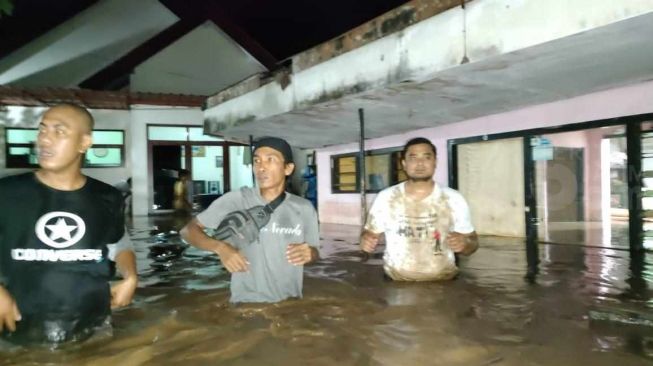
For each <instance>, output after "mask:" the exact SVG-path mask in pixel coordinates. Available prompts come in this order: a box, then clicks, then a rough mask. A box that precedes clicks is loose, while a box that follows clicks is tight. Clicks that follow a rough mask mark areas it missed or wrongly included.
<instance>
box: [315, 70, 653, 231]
mask: <svg viewBox="0 0 653 366" xmlns="http://www.w3.org/2000/svg"><path fill="white" fill-rule="evenodd" d="M651 100H653V82H646V83H640V84H635V85H630V86H627V87H622V88H615V89H610V90H606V91H602V92H597V93H591V94H587V95H583V96H579V97H575V98H570V99H566V100H561V101H557V102H553V103H546V104H540V105H535V106H531V107H527V108H522V109H519V110H515V111H510V112H506V113H500V114H494V115H490V116H485V117H481V118H475V119H471V120H466V121H463V122H458V123H452V124H449V125H445V126H439V127H434V128H426V129H420V130H416V131H411V132H409V133H406V134H401V135H392V136H387V137H383V138H378V139H372V140H368V141H366V142H365V144H366V149H369V150H371V149H380V148H386V147H395V146H402V145H403V144H404V143H405V142H406V141H408V140H409V139H411V138H413V137H418V136H422V137H426V138H429V139H431V141H432V142H433V143H434V144H435V146H436V148H437V149H438V167H437V170H436V174H435V180H436V181H437V182H438V183H440V184H443V185H447V184H448V175H447V171H448V162H447V159H448V157H447V140H449V139H456V138H463V137H470V136H479V135H484V134H494V133H500V132H507V131H518V130H526V129H532V128H538V127H548V126H559V125H565V124H569V123H576V122H585V121H594V120H599V119H606V118H614V117H621V116H629V115H636V114H643V113H653V104H652V103H651ZM357 150H358V145H357V144H346V145H338V146H333V147H329V148H324V149H319V150H317V165H318V169H317V170H318V206H319V213H320V222H323V223H338V224H353V225H360V196H359V195H358V194H334V193H331V165H330V164H331V163H330V157H331V155H337V154H344V153H351V152H354V151H357ZM373 199H374V196H373V195H368V202H371V201H372V200H373Z"/></svg>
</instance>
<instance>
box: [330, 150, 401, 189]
mask: <svg viewBox="0 0 653 366" xmlns="http://www.w3.org/2000/svg"><path fill="white" fill-rule="evenodd" d="M402 150H403V146H395V147H387V148H382V149H374V150H366V151H365V157H368V156H378V155H385V154H389V155H390V159H389V160H390V161H389V167H388V171H389V173H390V182H389V183H388V186H387V187H391V186H393V185H395V184H398V183H401V182H402V180H399V172H400V171H403V169H397V163H399V162H400V161H401V152H402ZM359 155H360V154H359V153H358V152H351V153H345V154H337V155H331V156H330V161H331V193H333V194H343V193H349V194H352V193H360V189H361V182H360V173H359V167H360V156H359ZM352 157H353V158H354V159H355V163H354V164H355V165H354V166H355V171H354V173H355V175H356V179H355V182H356V183H355V184H356V188H355V190H353V191H343V190H341V189H340V188H339V183H338V181H339V177H340V172H339V171H338V168H339V164H338V160H339V159H341V158H352ZM387 187H384V188H381V189H369V188H367V189H365V193H379V192H380V191H382V190H383V189H385V188H387Z"/></svg>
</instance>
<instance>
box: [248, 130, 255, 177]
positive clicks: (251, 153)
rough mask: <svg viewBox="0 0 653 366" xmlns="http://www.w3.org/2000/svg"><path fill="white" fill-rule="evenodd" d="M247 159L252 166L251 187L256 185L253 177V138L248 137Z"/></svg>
mask: <svg viewBox="0 0 653 366" xmlns="http://www.w3.org/2000/svg"><path fill="white" fill-rule="evenodd" d="M249 157H250V163H251V164H252V185H254V186H255V185H256V177H255V176H254V136H252V135H249Z"/></svg>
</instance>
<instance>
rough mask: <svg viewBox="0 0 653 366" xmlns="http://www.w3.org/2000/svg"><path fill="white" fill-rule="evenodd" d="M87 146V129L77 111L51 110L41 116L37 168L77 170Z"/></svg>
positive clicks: (89, 138) (89, 142)
mask: <svg viewBox="0 0 653 366" xmlns="http://www.w3.org/2000/svg"><path fill="white" fill-rule="evenodd" d="M91 144H92V140H91V135H90V131H88V126H87V124H86V123H85V120H84V118H83V116H81V115H80V114H79V113H78V112H77V111H75V110H73V109H71V108H66V107H54V108H51V109H49V110H48V111H47V112H45V114H44V115H43V119H42V120H41V123H40V125H39V133H38V137H37V140H36V146H37V148H38V159H39V165H40V166H41V168H42V169H43V170H47V171H53V172H61V171H65V170H67V169H78V168H79V167H80V166H81V164H80V162H81V159H82V153H83V152H85V151H86V150H88V148H89V147H90V146H91Z"/></svg>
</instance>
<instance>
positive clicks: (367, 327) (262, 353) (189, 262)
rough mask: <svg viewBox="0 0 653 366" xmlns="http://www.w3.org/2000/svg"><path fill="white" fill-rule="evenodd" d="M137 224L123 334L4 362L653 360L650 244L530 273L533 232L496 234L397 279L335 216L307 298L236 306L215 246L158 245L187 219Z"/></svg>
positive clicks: (547, 262) (574, 253) (572, 250)
mask: <svg viewBox="0 0 653 366" xmlns="http://www.w3.org/2000/svg"><path fill="white" fill-rule="evenodd" d="M133 225H134V228H133V229H132V231H131V233H132V237H133V239H134V243H135V246H136V252H137V256H138V267H139V273H140V276H141V283H140V285H139V289H138V291H137V294H136V297H135V300H134V304H133V305H131V306H130V307H128V308H125V309H122V310H119V311H116V312H114V315H113V322H114V334H113V337H111V338H105V339H98V340H91V341H88V342H85V343H82V344H77V345H69V346H66V347H63V348H61V349H57V350H50V349H47V348H36V349H21V350H16V351H13V352H9V353H7V352H4V353H0V364H2V365H25V364H29V365H57V364H62V365H111V366H113V365H168V364H169V365H178V364H183V365H187V366H190V365H214V364H220V365H339V366H345V365H473V366H476V365H478V366H482V365H519V366H523V365H585V364H587V365H611V366H612V365H620V366H625V365H650V364H653V300H651V299H652V298H653V297H652V295H653V290H652V289H653V258H652V257H653V254H651V253H650V252H649V253H648V254H645V255H642V256H641V257H638V258H636V259H635V260H634V261H633V262H632V263H631V261H630V259H629V253H628V252H627V251H617V250H610V249H601V248H587V247H579V246H571V245H542V246H541V247H540V256H541V261H542V263H541V267H540V275H539V277H538V278H537V281H536V283H535V284H530V283H528V282H526V281H524V279H523V277H524V274H525V268H526V263H525V253H524V244H523V242H522V241H520V240H515V239H502V238H495V237H484V238H481V248H480V249H479V251H478V252H477V253H476V254H474V255H473V256H472V257H470V258H466V259H463V260H462V261H461V263H460V264H461V273H460V275H459V276H458V278H456V279H455V280H453V281H449V282H444V283H399V282H390V281H387V280H385V279H384V277H383V270H382V267H381V255H380V254H377V255H375V256H373V257H372V258H371V259H370V260H368V261H367V262H361V258H360V256H359V254H358V250H357V244H356V243H357V234H358V230H359V229H358V228H357V227H351V226H338V225H323V226H322V246H323V247H322V252H321V254H322V259H321V260H320V261H319V262H318V263H316V264H313V265H310V266H307V267H306V269H305V281H304V298H303V299H301V300H291V301H285V302H282V303H278V304H261V305H246V306H240V307H233V306H230V305H229V303H228V299H229V290H228V283H229V282H228V281H229V275H228V273H227V272H226V271H225V270H224V268H223V267H222V266H221V265H220V263H219V261H218V260H217V258H216V257H215V256H212V255H207V254H205V253H203V252H200V251H198V250H195V249H193V248H189V249H186V250H185V251H184V252H183V254H181V256H179V257H175V255H174V254H175V253H173V252H170V253H169V254H170V256H167V257H166V255H160V256H159V257H158V258H157V257H154V258H153V257H152V256H151V255H150V249H149V248H150V247H151V246H154V245H158V244H157V243H164V244H166V245H169V244H173V245H174V244H178V243H179V238H178V236H175V235H170V234H165V233H169V231H170V230H171V229H176V228H177V227H176V226H179V225H180V222H176V223H175V222H174V221H171V220H165V219H161V218H158V219H157V218H154V219H152V218H150V219H147V218H142V219H137V220H136V221H135V222H134V224H133ZM157 233H163V234H159V235H156V234H157Z"/></svg>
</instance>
